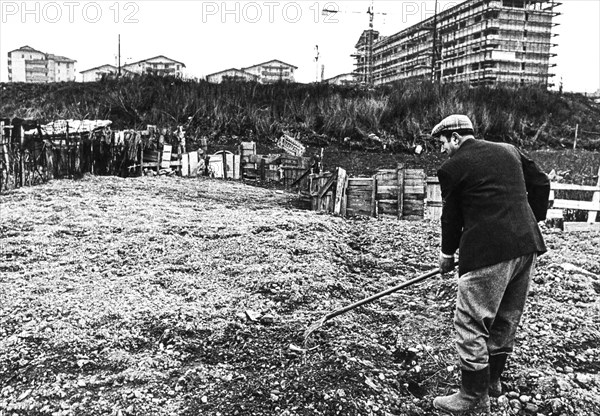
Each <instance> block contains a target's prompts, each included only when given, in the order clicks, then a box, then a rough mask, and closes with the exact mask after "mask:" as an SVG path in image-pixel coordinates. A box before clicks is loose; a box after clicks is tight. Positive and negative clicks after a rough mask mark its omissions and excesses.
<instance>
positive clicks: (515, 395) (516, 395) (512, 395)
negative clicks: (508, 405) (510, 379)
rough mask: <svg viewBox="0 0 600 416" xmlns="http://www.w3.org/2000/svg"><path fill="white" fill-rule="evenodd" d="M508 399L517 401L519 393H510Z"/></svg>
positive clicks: (507, 395) (507, 394)
mask: <svg viewBox="0 0 600 416" xmlns="http://www.w3.org/2000/svg"><path fill="white" fill-rule="evenodd" d="M506 397H508V398H509V399H517V398H518V397H519V393H517V392H516V391H509V392H508V393H506Z"/></svg>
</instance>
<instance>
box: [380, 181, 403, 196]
mask: <svg viewBox="0 0 600 416" xmlns="http://www.w3.org/2000/svg"><path fill="white" fill-rule="evenodd" d="M377 195H378V196H379V195H393V197H394V198H397V197H398V179H396V183H395V184H394V186H381V184H380V183H377ZM378 199H391V198H381V197H378Z"/></svg>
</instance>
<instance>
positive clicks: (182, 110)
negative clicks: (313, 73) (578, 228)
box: [0, 76, 600, 150]
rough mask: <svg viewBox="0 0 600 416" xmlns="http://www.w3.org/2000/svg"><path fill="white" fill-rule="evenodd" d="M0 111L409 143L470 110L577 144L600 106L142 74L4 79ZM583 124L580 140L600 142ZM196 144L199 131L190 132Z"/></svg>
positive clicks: (457, 89) (555, 99)
mask: <svg viewBox="0 0 600 416" xmlns="http://www.w3.org/2000/svg"><path fill="white" fill-rule="evenodd" d="M0 102H1V103H2V104H0V116H2V117H6V118H13V117H21V118H34V119H39V120H44V121H49V120H55V119H58V118H76V119H82V118H96V119H110V120H112V121H113V123H114V124H113V127H114V128H116V129H123V128H145V126H146V125H147V124H156V125H159V126H161V127H162V126H170V127H173V128H175V127H176V126H177V125H185V126H186V127H187V131H188V132H189V134H190V136H191V137H192V138H194V139H197V138H199V137H201V136H203V135H204V136H209V137H210V138H211V139H212V140H211V141H213V142H218V141H219V140H221V141H226V140H225V139H221V138H222V137H224V138H231V137H232V136H238V137H243V138H246V139H252V140H256V141H258V142H265V141H267V142H268V141H269V140H271V139H273V138H274V137H275V136H276V135H277V134H278V132H279V131H282V130H286V131H290V132H294V133H296V134H299V135H300V136H301V139H302V140H303V141H304V142H305V143H306V144H311V143H313V142H315V140H317V139H318V141H320V142H321V143H322V141H323V137H325V138H326V139H325V141H326V142H328V143H341V142H342V141H343V139H344V138H345V137H350V138H351V139H354V140H362V139H365V137H366V136H367V135H368V134H369V133H375V134H377V135H378V136H379V137H380V138H382V140H383V141H384V142H385V143H386V144H388V145H389V146H390V147H392V148H395V149H397V150H402V149H408V148H410V147H412V146H414V144H415V143H416V142H419V141H423V140H427V135H428V133H429V132H430V131H431V128H432V127H433V126H434V125H435V124H436V123H437V122H438V121H439V120H440V119H441V118H442V117H444V116H446V115H448V114H451V113H464V114H467V115H469V116H470V117H471V118H472V120H473V121H474V123H475V126H476V130H477V134H478V135H479V136H480V137H486V138H487V139H489V140H494V141H506V142H511V143H514V144H517V145H520V146H522V147H529V148H539V147H544V146H547V145H550V146H553V147H560V146H570V145H571V144H572V140H573V138H574V130H575V126H576V125H579V129H580V131H586V132H589V131H592V132H593V131H595V130H597V125H596V124H597V123H596V120H597V119H598V115H599V114H600V108H599V107H598V106H597V105H595V104H594V103H593V102H592V101H590V100H589V99H587V98H586V97H583V96H580V95H566V94H564V95H563V94H559V93H557V92H550V91H546V90H545V89H542V88H538V87H521V88H513V87H502V86H499V87H495V88H489V87H480V88H470V87H469V86H467V85H462V84H447V85H436V84H431V83H428V82H421V83H415V82H412V83H409V82H400V83H396V84H392V85H387V86H384V87H378V88H374V89H364V88H356V87H348V86H333V85H326V84H308V85H305V84H272V85H262V84H257V83H245V82H233V83H224V84H210V83H208V82H205V81H189V80H182V79H178V78H169V77H166V78H165V77H156V76H138V77H134V78H131V79H120V80H103V81H100V82H96V83H85V84H83V83H61V84H3V85H2V86H1V89H0ZM595 138H596V137H595V136H594V135H591V134H588V133H580V135H579V140H578V145H579V146H580V147H583V148H587V149H598V148H600V140H595ZM192 143H194V140H192Z"/></svg>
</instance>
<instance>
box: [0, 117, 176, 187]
mask: <svg viewBox="0 0 600 416" xmlns="http://www.w3.org/2000/svg"><path fill="white" fill-rule="evenodd" d="M85 121H86V122H89V120H85ZM69 122H72V121H71V120H69V121H67V120H62V121H60V122H57V123H56V124H57V125H60V126H61V129H60V131H59V132H52V130H51V129H47V127H48V125H46V126H40V125H36V128H34V129H31V130H29V131H26V130H25V128H24V126H23V125H22V124H18V123H14V125H13V124H6V123H4V122H0V192H1V191H5V190H7V189H13V188H19V187H21V186H29V185H35V184H38V183H44V182H46V181H48V180H50V179H54V178H65V177H74V176H80V175H83V174H84V173H92V174H95V175H120V176H128V175H131V174H142V173H144V172H145V171H147V170H148V169H155V170H156V171H157V172H158V171H159V170H160V169H173V168H175V169H176V170H177V171H180V169H181V165H182V162H181V155H182V154H183V147H182V146H181V145H180V143H179V138H178V136H177V135H176V134H171V135H170V134H169V133H168V132H166V131H164V130H163V133H161V132H159V131H158V129H156V127H155V126H148V127H149V128H148V129H147V130H143V131H135V130H124V131H113V130H111V129H110V128H109V127H108V126H107V125H104V126H103V127H101V128H97V129H91V130H85V131H78V130H69ZM76 122H78V121H76ZM108 123H110V122H108ZM30 124H31V122H30ZM81 124H83V123H81ZM49 131H50V132H49ZM57 131H58V130H57ZM165 132H166V133H165ZM167 140H168V141H170V142H171V144H169V143H167ZM172 149H175V151H173V150H172ZM173 158H175V160H173Z"/></svg>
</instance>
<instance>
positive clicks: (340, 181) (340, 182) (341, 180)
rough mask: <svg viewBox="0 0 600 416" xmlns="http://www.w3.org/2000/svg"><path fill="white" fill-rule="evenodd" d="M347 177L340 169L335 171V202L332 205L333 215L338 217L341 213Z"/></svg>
mask: <svg viewBox="0 0 600 416" xmlns="http://www.w3.org/2000/svg"><path fill="white" fill-rule="evenodd" d="M347 177H348V175H347V174H346V171H345V170H344V169H342V168H338V169H337V184H336V188H335V201H334V205H333V213H334V214H338V215H340V214H341V213H342V204H343V200H344V199H345V198H346V184H347V181H346V178H347Z"/></svg>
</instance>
